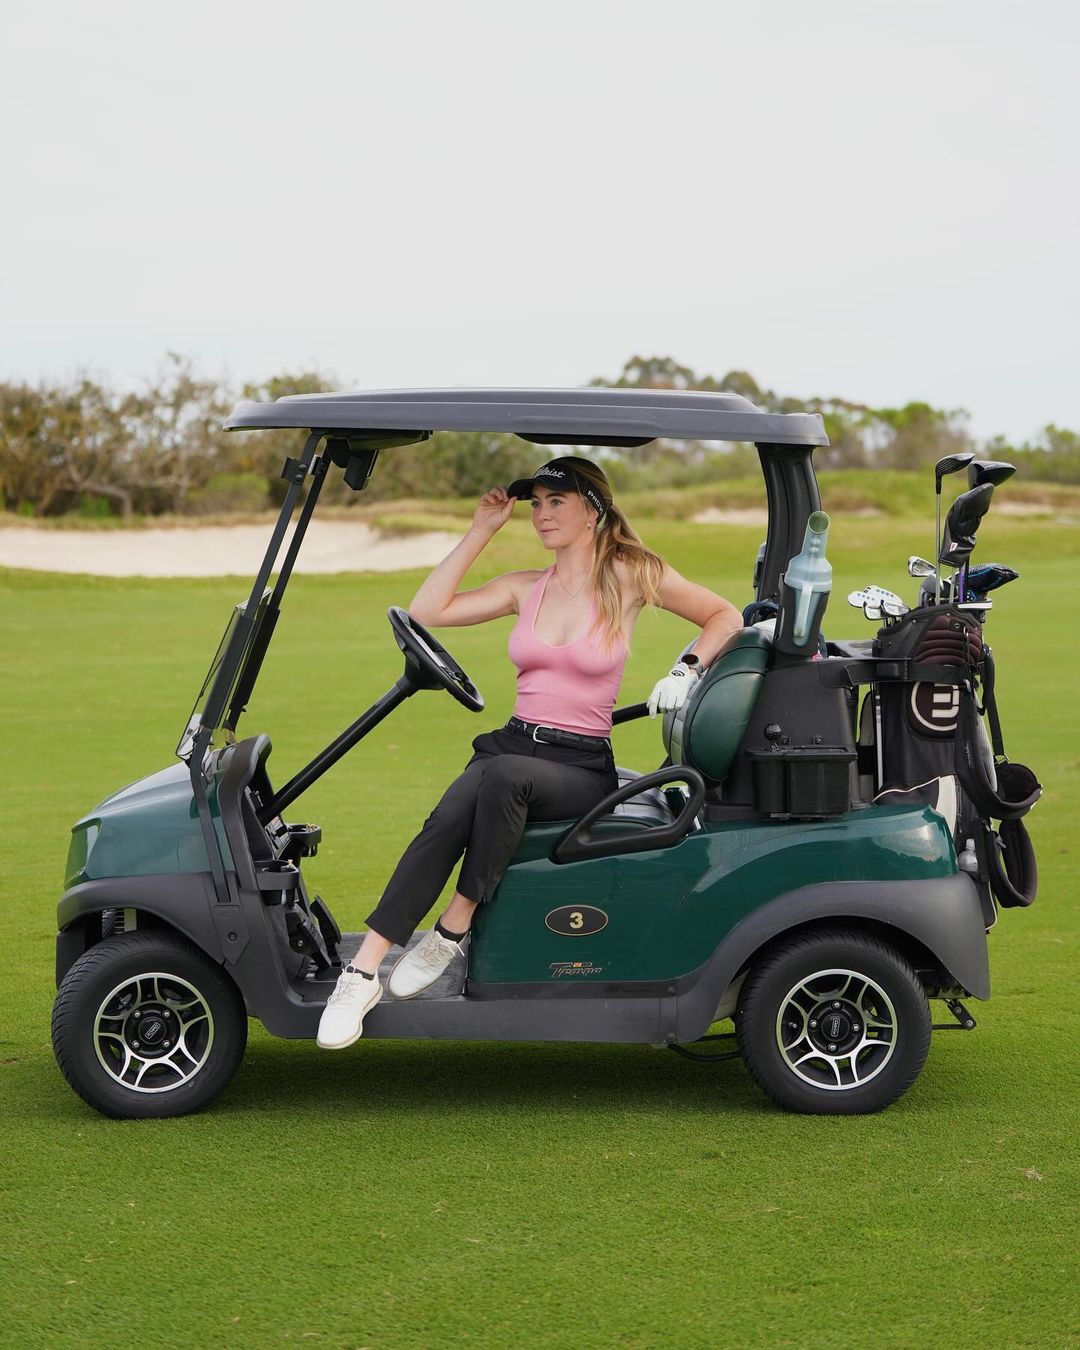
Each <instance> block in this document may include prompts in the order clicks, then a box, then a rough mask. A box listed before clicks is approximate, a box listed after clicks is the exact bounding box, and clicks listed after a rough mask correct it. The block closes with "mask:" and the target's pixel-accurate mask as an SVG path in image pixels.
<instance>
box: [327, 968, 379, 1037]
mask: <svg viewBox="0 0 1080 1350" xmlns="http://www.w3.org/2000/svg"><path fill="white" fill-rule="evenodd" d="M380 998H382V985H381V984H380V983H379V977H378V975H375V976H373V977H372V978H371V979H369V978H368V977H367V976H365V975H362V974H361V973H360V971H358V970H354V969H353V967H352V966H346V968H345V969H344V970H343V971H342V972H341V974H340V975H339V976H338V982H337V984H336V985H335V986H334V990H333V993H331V995H330V997H329V998H328V999H327V1000H326V1007H325V1008H324V1009H323V1015H322V1017H321V1018H320V1019H319V1036H318V1045H319V1046H320V1048H321V1049H323V1050H344V1049H345V1047H346V1046H347V1045H352V1043H353V1041H357V1040H359V1039H360V1036H361V1034H362V1032H363V1029H364V1015H365V1014H366V1013H368V1012H370V1011H371V1009H372V1008H374V1006H375V1004H376V1003H378V1001H379V999H380Z"/></svg>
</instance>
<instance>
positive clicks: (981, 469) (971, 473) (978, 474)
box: [957, 459, 1016, 601]
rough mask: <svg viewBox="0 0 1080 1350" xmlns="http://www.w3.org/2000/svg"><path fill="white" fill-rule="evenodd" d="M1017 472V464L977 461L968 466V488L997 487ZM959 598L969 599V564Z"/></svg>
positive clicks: (960, 583) (960, 585)
mask: <svg viewBox="0 0 1080 1350" xmlns="http://www.w3.org/2000/svg"><path fill="white" fill-rule="evenodd" d="M1015 472H1016V465H1015V464H1005V463H1004V462H1003V461H1002V460H998V459H976V460H973V461H972V462H971V463H970V464H969V465H968V471H967V479H968V487H972V488H975V487H982V485H983V484H984V483H992V484H993V485H994V486H995V487H997V485H998V484H999V483H1004V482H1005V480H1006V479H1007V478H1011V477H1012V476H1013V474H1014V473H1015ZM957 596H958V598H959V599H960V600H961V601H963V600H967V598H968V565H967V563H965V564H964V566H963V569H962V571H961V575H960V582H959V586H958V588H957Z"/></svg>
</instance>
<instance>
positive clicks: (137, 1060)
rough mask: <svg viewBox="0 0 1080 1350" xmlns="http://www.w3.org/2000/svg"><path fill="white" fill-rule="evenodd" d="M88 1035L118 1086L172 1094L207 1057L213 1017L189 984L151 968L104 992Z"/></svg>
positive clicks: (100, 1061) (201, 997) (200, 996)
mask: <svg viewBox="0 0 1080 1350" xmlns="http://www.w3.org/2000/svg"><path fill="white" fill-rule="evenodd" d="M92 1035H93V1039H94V1053H95V1054H96V1055H97V1058H98V1063H99V1064H100V1065H101V1067H102V1068H103V1069H104V1070H105V1072H106V1073H107V1074H108V1075H109V1077H110V1078H111V1079H112V1080H113V1082H114V1083H116V1084H118V1086H120V1087H122V1088H126V1089H127V1090H128V1091H129V1092H147V1093H160V1092H174V1091H175V1090H176V1089H177V1088H180V1087H183V1086H184V1084H185V1083H190V1082H191V1080H192V1079H193V1078H194V1077H195V1075H196V1074H197V1073H199V1071H200V1070H201V1069H202V1068H203V1067H204V1066H205V1064H206V1061H207V1060H208V1059H209V1057H210V1051H211V1049H212V1048H213V1045H214V1017H213V1014H212V1013H211V1011H210V1005H209V1003H208V1002H207V1000H206V999H205V997H204V996H203V995H202V994H200V993H199V991H198V989H196V988H195V986H194V985H193V984H191V983H189V982H188V981H187V980H185V979H182V978H181V977H180V976H179V975H172V974H170V973H169V972H168V971H163V970H153V971H147V972H146V973H144V974H141V975H133V976H131V977H130V978H129V979H126V980H124V981H122V982H121V983H120V984H118V985H117V986H116V988H115V989H113V990H112V991H111V992H110V993H108V994H106V996H105V998H104V999H102V1001H101V1006H100V1007H99V1008H98V1010H97V1014H96V1015H95V1017H94V1027H93V1033H92Z"/></svg>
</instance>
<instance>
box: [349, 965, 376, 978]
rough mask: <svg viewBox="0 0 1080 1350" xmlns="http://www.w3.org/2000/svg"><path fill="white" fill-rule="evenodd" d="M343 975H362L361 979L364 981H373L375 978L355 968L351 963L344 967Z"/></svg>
mask: <svg viewBox="0 0 1080 1350" xmlns="http://www.w3.org/2000/svg"><path fill="white" fill-rule="evenodd" d="M345 974H346V975H363V977H364V979H365V980H373V979H374V978H375V976H374V975H372V974H369V973H368V971H366V970H360V969H359V968H358V967H357V966H354V965H353V963H352V962H351V961H350V962H349V964H348V965H347V966H346V967H345Z"/></svg>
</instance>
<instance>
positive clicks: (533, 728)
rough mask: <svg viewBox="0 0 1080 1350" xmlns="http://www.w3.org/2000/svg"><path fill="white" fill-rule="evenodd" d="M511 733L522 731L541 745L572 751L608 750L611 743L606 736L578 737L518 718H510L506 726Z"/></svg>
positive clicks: (576, 734)
mask: <svg viewBox="0 0 1080 1350" xmlns="http://www.w3.org/2000/svg"><path fill="white" fill-rule="evenodd" d="M506 725H507V726H508V727H509V728H510V730H511V731H523V732H524V733H525V735H526V736H531V737H532V738H533V740H534V741H540V742H541V743H542V744H543V745H565V746H568V747H569V748H570V749H573V750H610V749H611V742H610V741H609V740H608V738H607V737H606V736H579V735H578V733H577V732H576V731H563V730H562V728H561V727H544V726H540V724H539V723H537V722H523V721H522V720H521V718H520V717H511V718H510V720H509V722H507V724H506Z"/></svg>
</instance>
